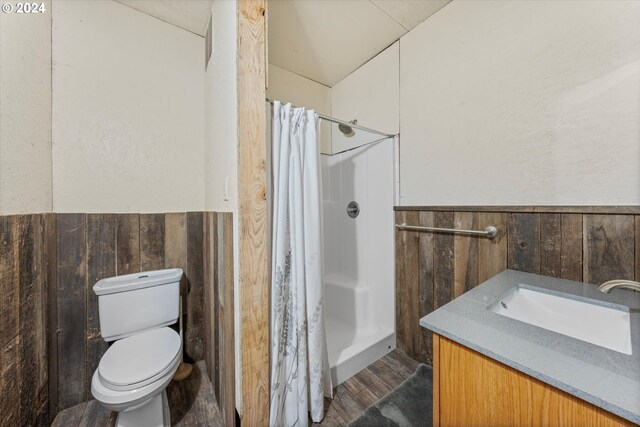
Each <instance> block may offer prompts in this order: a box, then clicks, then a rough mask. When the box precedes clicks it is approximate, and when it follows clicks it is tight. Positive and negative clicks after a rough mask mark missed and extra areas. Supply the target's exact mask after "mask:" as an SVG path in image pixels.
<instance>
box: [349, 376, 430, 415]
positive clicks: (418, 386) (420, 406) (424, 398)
mask: <svg viewBox="0 0 640 427" xmlns="http://www.w3.org/2000/svg"><path fill="white" fill-rule="evenodd" d="M432 405H433V370H432V369H431V368H430V367H429V366H427V365H423V364H420V365H419V366H418V369H416V371H415V372H414V373H413V374H412V375H411V376H410V377H409V378H407V379H406V380H404V381H403V382H402V384H400V385H399V386H398V387H396V388H395V389H393V390H392V391H391V392H390V393H389V394H387V395H386V396H385V397H383V398H382V399H380V400H378V401H377V402H376V403H374V404H373V405H371V406H369V407H368V408H367V409H365V410H364V412H363V413H362V415H360V416H359V417H358V418H356V419H355V420H353V421H351V422H350V423H349V425H348V427H371V426H376V427H431V426H432V423H433V415H432V412H433V409H432Z"/></svg>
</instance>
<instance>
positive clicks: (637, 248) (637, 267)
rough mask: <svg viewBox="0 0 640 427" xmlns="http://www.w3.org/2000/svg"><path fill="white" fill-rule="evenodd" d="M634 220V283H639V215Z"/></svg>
mask: <svg viewBox="0 0 640 427" xmlns="http://www.w3.org/2000/svg"><path fill="white" fill-rule="evenodd" d="M634 219H635V226H636V233H635V239H636V240H635V247H636V259H635V263H636V268H635V270H636V282H640V215H636V216H635V217H634Z"/></svg>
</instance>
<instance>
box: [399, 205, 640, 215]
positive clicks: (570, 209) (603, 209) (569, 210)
mask: <svg viewBox="0 0 640 427" xmlns="http://www.w3.org/2000/svg"><path fill="white" fill-rule="evenodd" d="M393 209H394V210H396V211H430V212H438V211H444V212H452V211H453V212H507V213H513V212H516V213H542V214H545V213H560V214H614V215H616V214H627V215H640V206H395V207H394V208H393Z"/></svg>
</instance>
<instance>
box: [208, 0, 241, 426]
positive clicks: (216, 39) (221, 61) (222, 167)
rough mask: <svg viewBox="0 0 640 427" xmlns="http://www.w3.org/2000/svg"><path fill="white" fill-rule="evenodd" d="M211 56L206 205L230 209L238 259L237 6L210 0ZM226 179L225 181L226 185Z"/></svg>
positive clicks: (237, 335) (237, 316)
mask: <svg viewBox="0 0 640 427" xmlns="http://www.w3.org/2000/svg"><path fill="white" fill-rule="evenodd" d="M211 14H212V19H213V22H212V28H213V36H212V44H213V46H212V54H211V58H210V60H209V64H208V66H207V70H206V75H205V97H204V98H205V104H204V106H205V146H204V158H205V173H204V178H205V185H204V189H205V209H206V210H207V211H217V212H233V213H234V215H233V250H234V259H235V260H239V259H240V245H239V243H238V236H239V231H238V96H237V94H238V86H237V37H236V36H237V4H236V1H235V0H225V1H221V0H214V2H213V5H212V9H211ZM225 182H226V185H225ZM233 276H234V283H235V284H236V294H235V298H234V339H235V341H234V347H235V353H234V354H235V383H236V387H235V400H236V409H237V411H238V413H239V414H240V415H242V352H241V348H240V344H241V340H242V334H241V333H242V329H241V327H240V326H241V315H242V312H241V310H242V307H240V299H241V296H240V292H241V289H240V288H239V287H238V284H239V283H240V263H239V262H238V261H236V262H235V263H234V268H233Z"/></svg>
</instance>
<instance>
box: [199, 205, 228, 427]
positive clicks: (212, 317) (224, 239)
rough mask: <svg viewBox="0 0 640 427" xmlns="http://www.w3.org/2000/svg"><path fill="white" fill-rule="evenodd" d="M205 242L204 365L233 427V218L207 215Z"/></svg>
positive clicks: (208, 213)
mask: <svg viewBox="0 0 640 427" xmlns="http://www.w3.org/2000/svg"><path fill="white" fill-rule="evenodd" d="M204 241H205V249H204V259H205V263H204V265H205V268H204V275H205V281H204V282H205V286H204V301H205V307H204V312H205V321H204V328H205V333H204V347H205V362H206V364H207V374H208V376H209V379H210V380H211V383H212V384H213V389H214V392H215V395H216V400H217V401H218V405H219V407H220V412H221V413H222V417H223V419H224V420H225V426H229V427H233V426H234V425H235V421H236V411H235V409H236V405H235V381H234V380H235V347H234V336H235V335H234V315H233V307H234V282H233V275H234V273H233V215H232V214H231V213H215V212H207V213H205V219H204Z"/></svg>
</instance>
